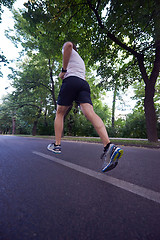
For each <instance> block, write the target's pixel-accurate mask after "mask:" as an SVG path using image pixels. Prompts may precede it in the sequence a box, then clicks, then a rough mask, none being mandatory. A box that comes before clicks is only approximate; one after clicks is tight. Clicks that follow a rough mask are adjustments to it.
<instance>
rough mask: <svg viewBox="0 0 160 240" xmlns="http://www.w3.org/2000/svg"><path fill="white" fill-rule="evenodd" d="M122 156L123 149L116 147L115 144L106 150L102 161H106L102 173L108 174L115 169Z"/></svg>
mask: <svg viewBox="0 0 160 240" xmlns="http://www.w3.org/2000/svg"><path fill="white" fill-rule="evenodd" d="M122 155H123V149H121V148H119V147H117V146H115V145H114V144H110V145H109V148H108V149H107V150H106V149H105V148H104V153H103V154H102V156H101V159H102V160H103V161H104V163H103V165H102V172H107V171H110V170H112V169H113V168H115V167H116V166H117V164H118V160H119V159H120V158H121V157H122Z"/></svg>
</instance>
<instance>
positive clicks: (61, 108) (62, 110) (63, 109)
mask: <svg viewBox="0 0 160 240" xmlns="http://www.w3.org/2000/svg"><path fill="white" fill-rule="evenodd" d="M67 109H68V107H67V106H59V105H58V106H57V112H56V115H62V116H64V115H65V113H66V111H67Z"/></svg>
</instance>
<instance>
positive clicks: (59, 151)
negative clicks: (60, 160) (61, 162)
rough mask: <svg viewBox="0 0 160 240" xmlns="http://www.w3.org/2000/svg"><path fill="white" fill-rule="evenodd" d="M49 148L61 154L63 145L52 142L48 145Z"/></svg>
mask: <svg viewBox="0 0 160 240" xmlns="http://www.w3.org/2000/svg"><path fill="white" fill-rule="evenodd" d="M47 149H48V150H49V151H52V152H54V153H56V154H60V153H61V145H56V144H55V143H50V144H49V145H48V146H47Z"/></svg>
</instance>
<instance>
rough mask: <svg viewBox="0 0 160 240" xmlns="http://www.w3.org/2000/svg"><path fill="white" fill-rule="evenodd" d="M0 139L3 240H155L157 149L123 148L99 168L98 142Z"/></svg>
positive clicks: (159, 203) (159, 217) (159, 206)
mask: <svg viewBox="0 0 160 240" xmlns="http://www.w3.org/2000/svg"><path fill="white" fill-rule="evenodd" d="M48 143H49V140H43V139H33V138H32V139H30V138H20V137H14V136H13V137H12V136H0V182H1V185H0V186H1V187H0V240H32V239H36V240H57V239H58V240H61V239H62V240H65V239H66V240H81V239H82V240H86V239H87V240H92V239H94V240H103V239H104V240H121V239H122V240H125V239H126V240H128V239H130V240H159V239H160V227H159V222H160V174H159V169H160V150H158V149H146V148H135V147H124V151H125V153H124V156H123V158H122V159H120V163H119V165H118V166H117V168H115V169H114V170H112V171H110V172H108V173H106V174H104V173H101V172H100V171H99V170H100V168H101V161H100V160H99V156H100V154H101V151H102V146H101V145H100V144H88V143H75V142H63V143H62V148H63V153H62V154H61V155H58V156H57V155H54V154H52V153H51V152H49V151H47V150H46V146H47V144H48Z"/></svg>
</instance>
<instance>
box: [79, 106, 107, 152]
mask: <svg viewBox="0 0 160 240" xmlns="http://www.w3.org/2000/svg"><path fill="white" fill-rule="evenodd" d="M80 106H81V110H82V112H83V114H84V115H85V117H86V118H87V119H88V120H89V121H90V122H91V123H92V125H93V126H94V128H95V129H96V131H97V133H98V135H99V136H100V138H101V140H102V143H103V145H104V147H105V146H106V145H107V144H108V143H109V142H110V140H109V137H108V133H107V130H106V128H105V126H104V123H103V121H102V119H101V118H100V117H99V116H98V115H97V114H96V113H95V112H94V110H93V106H92V105H91V104H89V103H81V104H80Z"/></svg>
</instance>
